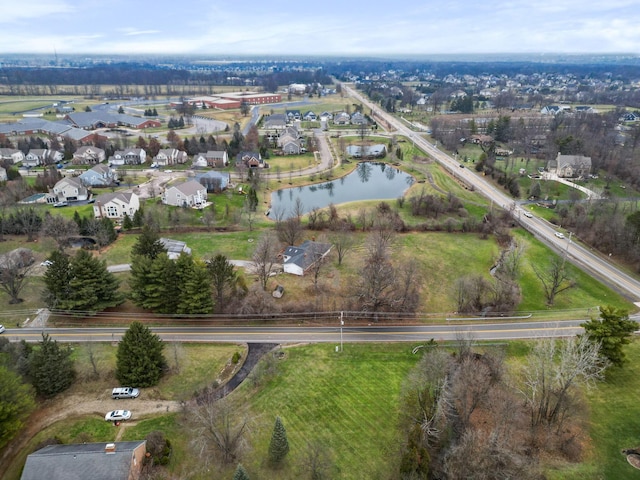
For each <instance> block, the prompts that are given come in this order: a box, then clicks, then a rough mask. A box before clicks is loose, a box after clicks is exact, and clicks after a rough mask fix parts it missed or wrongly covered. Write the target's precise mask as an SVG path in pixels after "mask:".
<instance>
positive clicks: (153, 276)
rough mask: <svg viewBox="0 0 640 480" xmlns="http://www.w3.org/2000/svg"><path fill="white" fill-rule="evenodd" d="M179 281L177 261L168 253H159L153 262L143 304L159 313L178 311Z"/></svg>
mask: <svg viewBox="0 0 640 480" xmlns="http://www.w3.org/2000/svg"><path fill="white" fill-rule="evenodd" d="M179 282H180V278H179V276H178V273H177V267H176V263H175V262H174V261H173V260H170V259H169V257H168V256H167V254H166V253H164V254H162V255H159V256H158V257H157V258H156V259H155V260H153V262H152V264H151V271H150V274H149V283H148V284H147V285H146V287H145V288H146V294H145V296H146V303H145V304H144V305H142V306H143V307H144V308H148V309H150V310H152V311H153V312H157V313H176V311H177V306H178V302H179V296H178V295H177V292H178V285H179Z"/></svg>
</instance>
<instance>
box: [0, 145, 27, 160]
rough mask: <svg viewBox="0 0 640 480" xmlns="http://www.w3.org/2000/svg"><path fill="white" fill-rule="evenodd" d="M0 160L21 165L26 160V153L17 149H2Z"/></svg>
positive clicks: (0, 149) (0, 150)
mask: <svg viewBox="0 0 640 480" xmlns="http://www.w3.org/2000/svg"><path fill="white" fill-rule="evenodd" d="M0 160H5V161H9V162H11V163H20V162H22V161H23V160H24V153H22V151H20V150H18V149H16V148H0Z"/></svg>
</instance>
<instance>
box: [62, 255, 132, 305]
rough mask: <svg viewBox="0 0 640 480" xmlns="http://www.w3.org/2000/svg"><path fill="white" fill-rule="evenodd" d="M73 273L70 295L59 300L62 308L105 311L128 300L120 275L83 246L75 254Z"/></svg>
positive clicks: (72, 261) (71, 268)
mask: <svg viewBox="0 0 640 480" xmlns="http://www.w3.org/2000/svg"><path fill="white" fill-rule="evenodd" d="M52 266H53V265H52ZM70 277H71V278H70V280H69V289H68V291H67V295H66V297H65V298H62V299H60V302H59V304H58V308H59V309H60V310H74V311H102V310H104V309H105V308H108V307H115V306H116V305H120V304H121V303H122V302H123V301H124V296H123V295H122V294H121V293H120V292H119V291H118V287H119V283H120V282H119V281H118V279H117V278H116V277H115V276H114V275H113V274H112V273H111V272H109V271H108V270H107V266H106V263H105V262H104V261H103V260H102V261H101V260H99V259H97V258H95V257H94V256H93V255H91V253H89V252H88V251H86V250H79V251H78V253H76V255H75V256H74V257H73V258H72V260H71V265H70Z"/></svg>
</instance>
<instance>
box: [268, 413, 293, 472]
mask: <svg viewBox="0 0 640 480" xmlns="http://www.w3.org/2000/svg"><path fill="white" fill-rule="evenodd" d="M288 453H289V441H288V440H287V431H286V430H285V428H284V425H283V424H282V420H280V417H276V423H275V425H274V426H273V433H272V434H271V443H269V463H270V464H271V465H272V466H279V465H281V464H282V462H283V461H284V459H285V457H286V456H287V454H288Z"/></svg>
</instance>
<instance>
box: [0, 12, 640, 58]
mask: <svg viewBox="0 0 640 480" xmlns="http://www.w3.org/2000/svg"><path fill="white" fill-rule="evenodd" d="M639 24H640V8H638V4H637V1H635V0H609V1H608V2H595V1H594V0H586V1H584V0H580V1H578V0H555V1H554V0H534V1H522V0H513V1H504V0H485V1H484V2H472V1H469V0H466V1H465V0H462V1H456V0H452V1H449V2H434V1H431V0H427V1H426V2H419V1H416V0H398V1H396V2H389V3H387V2H384V3H378V2H363V1H355V2H338V1H335V0H327V1H324V2H320V3H315V2H298V3H290V2H277V1H276V2H273V1H271V2H268V1H260V2H258V1H255V0H245V1H243V2H231V1H229V0H217V1H215V2H210V1H205V0H185V1H182V2H157V1H151V0H135V1H133V2H131V1H128V0H109V1H105V0H103V1H93V0H85V1H79V0H22V1H15V2H5V4H3V6H2V9H1V13H0V53H38V54H47V53H51V54H54V53H59V54H65V53H86V54H114V55H117V54H160V55H164V54H169V55H174V54H194V55H206V54H210V55H234V54H235V55H346V56H349V55H429V54H482V53H487V54H489V53H515V54H522V53H533V54H544V53H575V54H582V53H596V54H598V53H602V54H615V53H620V54H639V55H640V29H638V27H637V26H638V25H639Z"/></svg>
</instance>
